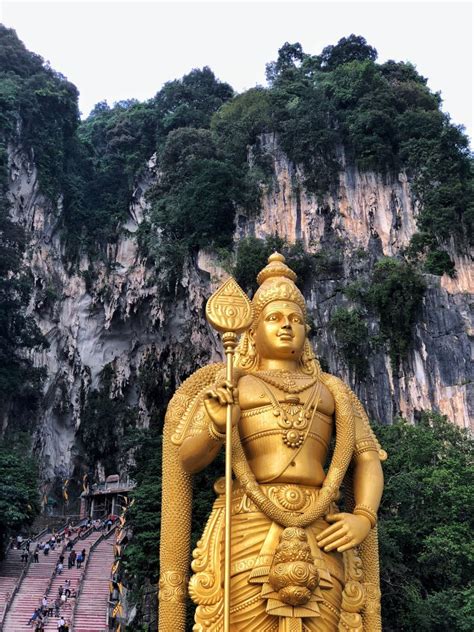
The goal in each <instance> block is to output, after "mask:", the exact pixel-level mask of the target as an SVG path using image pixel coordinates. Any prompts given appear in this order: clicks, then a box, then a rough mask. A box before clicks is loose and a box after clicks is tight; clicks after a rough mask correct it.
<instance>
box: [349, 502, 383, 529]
mask: <svg viewBox="0 0 474 632" xmlns="http://www.w3.org/2000/svg"><path fill="white" fill-rule="evenodd" d="M352 513H353V514H354V515H355V516H365V517H366V518H367V520H368V521H369V522H370V526H371V527H372V529H373V528H374V527H375V525H376V524H377V512H376V511H374V510H373V509H371V508H370V507H368V506H367V505H356V506H355V508H354V511H353V512H352Z"/></svg>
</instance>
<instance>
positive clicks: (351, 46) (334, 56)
mask: <svg viewBox="0 0 474 632" xmlns="http://www.w3.org/2000/svg"><path fill="white" fill-rule="evenodd" d="M320 59H321V67H322V68H324V69H325V70H334V69H335V68H337V67H338V66H341V65H342V64H347V63H349V62H351V61H367V60H368V61H375V60H376V59H377V51H376V50H375V48H373V47H372V46H369V44H367V41H366V39H365V37H362V36H361V35H354V33H352V34H351V35H349V36H348V37H342V38H341V39H340V40H339V41H338V43H337V44H336V45H335V46H326V47H325V48H323V51H322V53H321V57H320Z"/></svg>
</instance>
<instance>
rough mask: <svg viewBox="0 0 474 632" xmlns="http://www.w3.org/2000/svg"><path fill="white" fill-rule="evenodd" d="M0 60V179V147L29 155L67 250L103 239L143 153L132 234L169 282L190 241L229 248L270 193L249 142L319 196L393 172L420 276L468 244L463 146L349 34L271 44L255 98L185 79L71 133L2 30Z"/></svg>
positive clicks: (416, 89)
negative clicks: (403, 193) (409, 217)
mask: <svg viewBox="0 0 474 632" xmlns="http://www.w3.org/2000/svg"><path fill="white" fill-rule="evenodd" d="M0 59H1V61H2V66H1V67H2V72H1V73H0V121H1V122H2V133H1V138H0V145H1V146H0V166H1V167H2V169H3V176H5V175H6V172H5V168H6V147H7V143H8V142H9V141H13V143H14V144H16V145H18V144H20V145H21V146H22V147H23V148H24V149H26V151H27V153H28V154H29V155H30V156H31V158H32V159H33V157H34V162H35V164H36V165H37V167H38V170H39V176H40V184H41V187H42V190H43V191H44V192H46V193H47V194H48V195H49V197H50V198H51V199H52V200H53V203H55V204H57V203H59V200H60V199H61V202H62V205H63V206H62V208H63V213H62V219H63V222H64V225H65V229H66V230H65V237H66V240H67V242H68V244H69V254H70V255H71V254H73V253H76V254H77V253H78V252H79V251H80V250H81V249H84V248H85V249H88V250H89V251H97V249H99V250H100V249H101V248H103V247H104V245H105V244H106V243H107V242H110V241H113V240H114V239H115V238H116V236H117V234H118V232H119V231H120V223H121V221H123V220H124V219H125V218H126V216H127V211H128V206H129V203H130V201H131V199H132V197H133V192H134V190H135V188H136V186H137V183H138V182H139V179H140V176H141V174H142V172H143V169H144V167H145V165H146V161H147V160H148V159H149V158H150V157H151V155H152V154H153V153H154V152H156V153H157V157H158V170H159V173H160V178H159V179H158V183H157V185H156V187H155V189H154V191H153V192H152V194H151V201H152V207H153V209H152V214H151V217H150V219H149V222H148V223H147V224H145V225H144V226H143V227H142V228H141V242H142V245H143V248H144V251H145V252H147V253H148V254H150V255H151V256H152V257H153V258H154V260H155V261H156V263H157V265H158V267H163V266H165V267H167V268H168V271H170V272H173V270H174V271H175V273H179V266H180V264H182V261H183V258H184V257H185V255H186V254H189V253H193V252H194V251H195V249H196V248H199V247H200V246H201V245H203V244H206V245H215V246H222V245H224V246H226V247H228V248H230V247H231V237H232V233H233V226H234V219H235V216H236V214H237V213H240V212H243V213H246V214H248V213H252V212H255V211H258V209H259V196H260V190H261V187H262V186H268V185H269V184H270V183H271V176H272V170H273V169H272V164H271V160H270V158H269V156H268V155H267V154H266V150H265V143H264V142H263V144H262V139H263V138H264V136H262V134H265V133H275V132H276V133H277V135H278V138H279V142H280V144H281V146H282V148H283V150H284V151H285V152H286V154H287V155H288V156H289V158H290V159H291V160H293V161H294V162H295V163H297V164H299V165H301V166H302V167H303V170H304V174H305V175H304V186H305V187H306V188H307V189H308V190H309V191H311V192H313V193H315V194H316V195H318V196H322V195H324V194H326V193H328V192H329V191H333V192H334V190H335V186H336V184H337V174H338V171H339V170H340V169H341V168H348V167H350V166H351V165H352V164H356V165H357V166H358V167H359V169H361V170H375V171H381V172H384V173H389V172H392V173H394V174H396V173H398V172H399V171H400V170H405V171H406V172H407V173H408V176H409V178H410V181H411V182H412V183H413V189H414V192H415V195H416V196H417V198H418V199H419V200H420V202H421V207H420V208H421V212H420V213H419V216H418V218H417V221H418V227H419V232H418V233H417V235H415V237H414V239H413V241H412V244H411V247H410V249H409V252H408V254H409V256H411V257H412V258H414V259H421V261H422V262H423V263H424V265H425V266H426V269H427V270H428V271H430V272H433V273H435V274H439V273H442V272H443V271H447V272H451V273H452V272H453V270H452V263H451V261H450V258H449V255H448V254H447V250H446V248H447V244H448V242H449V240H450V239H451V238H453V239H454V240H455V242H456V244H457V247H458V248H461V249H462V248H464V244H465V242H466V241H468V240H469V238H470V237H472V234H474V230H472V229H473V224H472V221H473V209H472V194H471V193H472V190H471V188H470V187H471V184H470V182H471V174H470V162H469V152H468V142H467V138H466V136H465V135H464V134H463V132H462V130H461V129H460V128H458V127H456V126H454V125H453V124H452V123H451V122H450V120H449V116H448V115H446V114H444V113H443V112H441V110H440V104H441V99H440V97H439V95H438V94H433V93H432V92H430V90H429V88H428V87H427V85H426V83H427V82H426V79H425V78H424V77H422V76H421V75H419V74H418V72H417V71H416V69H415V67H414V66H412V65H411V64H410V63H404V62H394V61H388V62H386V63H384V64H377V62H376V59H377V51H376V50H375V49H374V48H373V47H371V46H370V45H369V44H367V42H366V41H365V39H364V38H363V37H361V36H355V35H350V36H349V37H347V38H343V39H341V40H340V41H339V42H338V43H337V44H336V45H332V46H327V47H326V48H325V49H324V50H323V51H322V52H321V54H320V55H310V54H307V53H305V52H304V51H303V49H302V47H301V45H300V44H298V43H295V44H289V43H286V44H284V45H283V46H282V47H281V49H280V50H279V54H278V59H277V60H276V61H274V62H271V63H269V64H268V65H267V79H268V87H266V88H263V87H258V88H252V89H251V90H248V91H247V92H245V93H243V94H240V95H234V93H233V90H232V88H231V87H230V86H229V85H228V84H227V83H224V82H221V81H219V80H217V79H216V77H215V76H214V74H213V73H212V71H211V70H210V69H209V68H203V69H201V70H199V69H194V70H192V71H191V72H190V73H189V74H187V75H185V76H184V77H183V78H182V79H180V80H174V81H170V82H168V83H167V84H165V86H164V87H163V88H162V89H161V90H160V91H159V92H158V93H157V94H156V96H155V97H154V98H152V99H150V100H149V101H147V102H145V103H139V102H137V101H133V100H132V101H124V102H120V103H117V104H116V105H114V106H113V107H109V106H108V105H107V104H106V103H99V104H98V105H97V106H96V107H95V108H94V110H93V111H92V112H91V114H90V115H89V117H88V118H87V120H85V121H84V122H82V123H80V121H79V112H78V109H77V90H76V88H75V87H74V86H73V85H72V84H70V83H69V82H67V81H66V79H65V78H64V77H62V76H61V75H60V74H59V73H56V72H54V71H53V70H52V69H51V68H49V67H48V66H47V65H46V64H44V62H43V60H42V59H41V58H40V57H39V56H38V55H35V54H33V53H30V52H28V51H27V50H26V49H25V47H24V46H23V44H22V43H21V42H20V41H19V40H18V39H17V37H16V35H15V33H14V31H12V30H9V29H6V28H5V27H1V30H0ZM60 196H61V198H60ZM176 264H178V266H177V267H176ZM172 280H173V279H171V281H172Z"/></svg>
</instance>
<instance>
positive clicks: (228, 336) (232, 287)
mask: <svg viewBox="0 0 474 632" xmlns="http://www.w3.org/2000/svg"><path fill="white" fill-rule="evenodd" d="M252 317H253V313H252V304H251V303H250V301H249V299H248V297H247V295H246V294H245V292H244V291H243V290H242V288H241V287H240V286H239V284H238V283H237V281H236V280H235V279H233V278H232V277H230V278H229V279H227V281H226V282H225V283H223V284H222V285H221V287H220V288H219V289H218V290H216V291H215V292H214V294H213V295H212V296H211V298H210V299H209V300H208V301H207V305H206V318H207V320H208V322H209V323H210V324H211V325H212V327H213V328H214V329H216V330H217V331H218V332H220V334H221V337H222V344H223V346H224V352H225V356H226V380H227V382H229V383H230V384H233V383H234V353H235V348H236V346H237V335H238V334H239V333H242V332H243V331H245V330H246V329H248V328H249V327H250V325H251V324H252ZM225 430H226V433H225V543H224V632H230V562H231V508H232V503H231V499H232V436H231V435H232V404H228V405H227V410H226V427H225Z"/></svg>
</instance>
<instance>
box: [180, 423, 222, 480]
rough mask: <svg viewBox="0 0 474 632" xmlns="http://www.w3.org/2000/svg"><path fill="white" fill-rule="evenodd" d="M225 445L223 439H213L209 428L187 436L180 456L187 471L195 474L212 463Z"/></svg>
mask: <svg viewBox="0 0 474 632" xmlns="http://www.w3.org/2000/svg"><path fill="white" fill-rule="evenodd" d="M222 445H223V440H218V439H213V438H212V437H211V435H210V434H209V432H208V430H203V431H201V432H199V434H196V435H193V436H190V437H187V438H186V439H185V440H184V441H183V443H182V445H181V447H180V449H179V458H180V459H181V464H182V466H183V468H184V470H185V471H186V472H188V473H189V474H195V473H196V472H200V471H201V470H203V469H204V468H205V467H207V466H208V465H209V463H212V461H214V459H215V458H216V456H217V455H218V454H219V451H220V449H221V447H222Z"/></svg>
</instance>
